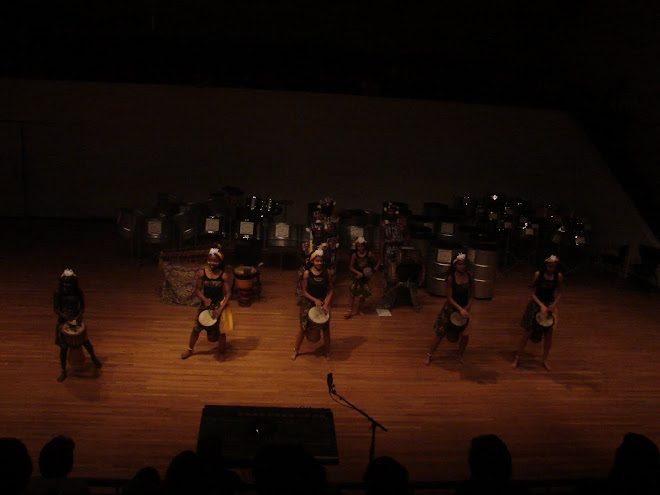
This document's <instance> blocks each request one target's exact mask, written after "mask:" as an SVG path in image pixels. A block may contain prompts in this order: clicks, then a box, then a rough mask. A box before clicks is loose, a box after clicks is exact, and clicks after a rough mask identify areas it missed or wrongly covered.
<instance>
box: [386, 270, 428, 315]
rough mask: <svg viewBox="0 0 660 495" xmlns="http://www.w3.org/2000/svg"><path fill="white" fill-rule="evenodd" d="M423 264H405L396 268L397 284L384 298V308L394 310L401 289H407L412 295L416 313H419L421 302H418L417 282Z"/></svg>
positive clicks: (389, 288)
mask: <svg viewBox="0 0 660 495" xmlns="http://www.w3.org/2000/svg"><path fill="white" fill-rule="evenodd" d="M422 269H423V268H422V265H421V263H413V262H405V263H401V264H400V265H398V266H397V267H396V282H395V283H394V284H390V285H389V286H388V288H387V289H386V291H385V294H384V296H383V307H385V308H386V309H390V308H393V307H394V305H395V304H396V300H397V296H398V292H399V289H402V288H403V289H405V290H407V291H408V292H409V294H410V302H411V303H412V305H413V307H414V308H415V311H417V312H419V311H420V308H419V302H418V301H417V281H418V280H419V277H420V276H421V274H422Z"/></svg>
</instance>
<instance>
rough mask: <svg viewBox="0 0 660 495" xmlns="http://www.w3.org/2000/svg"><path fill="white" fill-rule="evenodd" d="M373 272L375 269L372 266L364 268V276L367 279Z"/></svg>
mask: <svg viewBox="0 0 660 495" xmlns="http://www.w3.org/2000/svg"><path fill="white" fill-rule="evenodd" d="M373 274H374V271H373V270H372V269H371V268H370V267H366V268H365V269H364V270H362V276H363V277H364V278H366V279H368V278H371V276H372V275H373Z"/></svg>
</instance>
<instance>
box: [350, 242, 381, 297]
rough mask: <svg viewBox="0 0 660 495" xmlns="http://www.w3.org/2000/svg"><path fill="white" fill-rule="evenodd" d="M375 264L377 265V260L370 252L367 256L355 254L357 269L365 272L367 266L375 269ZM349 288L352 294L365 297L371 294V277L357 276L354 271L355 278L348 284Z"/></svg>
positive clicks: (354, 266)
mask: <svg viewBox="0 0 660 495" xmlns="http://www.w3.org/2000/svg"><path fill="white" fill-rule="evenodd" d="M374 265H375V261H374V259H373V258H372V257H371V256H370V255H369V254H367V255H365V256H359V255H358V254H357V253H356V254H355V262H354V263H353V268H355V269H356V270H357V271H359V272H363V273H364V269H365V268H371V269H373V268H374ZM351 273H353V272H351ZM348 290H349V292H350V293H351V295H352V296H356V297H363V298H365V299H366V298H368V297H369V296H371V289H370V288H369V279H367V278H365V277H362V278H356V276H355V274H354V273H353V278H352V279H351V282H350V283H349V285H348Z"/></svg>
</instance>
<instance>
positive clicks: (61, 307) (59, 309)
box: [53, 268, 101, 382]
mask: <svg viewBox="0 0 660 495" xmlns="http://www.w3.org/2000/svg"><path fill="white" fill-rule="evenodd" d="M53 309H54V310H55V314H56V315H57V324H56V326H55V345H57V346H58V347H59V348H60V366H61V368H62V370H61V372H60V376H59V377H58V378H57V381H58V382H63V381H64V380H65V379H66V358H67V354H68V351H69V347H72V348H73V347H79V346H81V345H82V346H83V347H84V348H85V349H87V352H88V353H89V357H90V358H92V363H94V366H95V367H96V368H97V369H98V368H100V367H101V361H99V360H98V358H97V357H96V354H94V347H93V346H92V343H91V342H90V341H89V338H88V337H87V329H86V328H85V326H84V323H83V316H84V313H85V297H84V295H83V291H82V290H81V289H80V286H79V285H78V275H77V274H76V273H75V272H74V271H73V270H71V269H70V268H66V269H65V270H64V271H63V272H62V274H61V275H60V280H59V285H58V288H57V289H56V290H55V294H54V295H53ZM65 325H67V326H68V328H71V329H74V330H76V331H75V332H74V333H72V334H71V336H69V335H63V334H62V331H63V329H64V326H65Z"/></svg>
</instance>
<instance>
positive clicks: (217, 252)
mask: <svg viewBox="0 0 660 495" xmlns="http://www.w3.org/2000/svg"><path fill="white" fill-rule="evenodd" d="M209 254H214V255H215V256H217V257H218V258H220V261H222V260H224V259H225V257H224V256H222V253H221V252H220V250H219V249H218V248H211V249H209Z"/></svg>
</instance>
